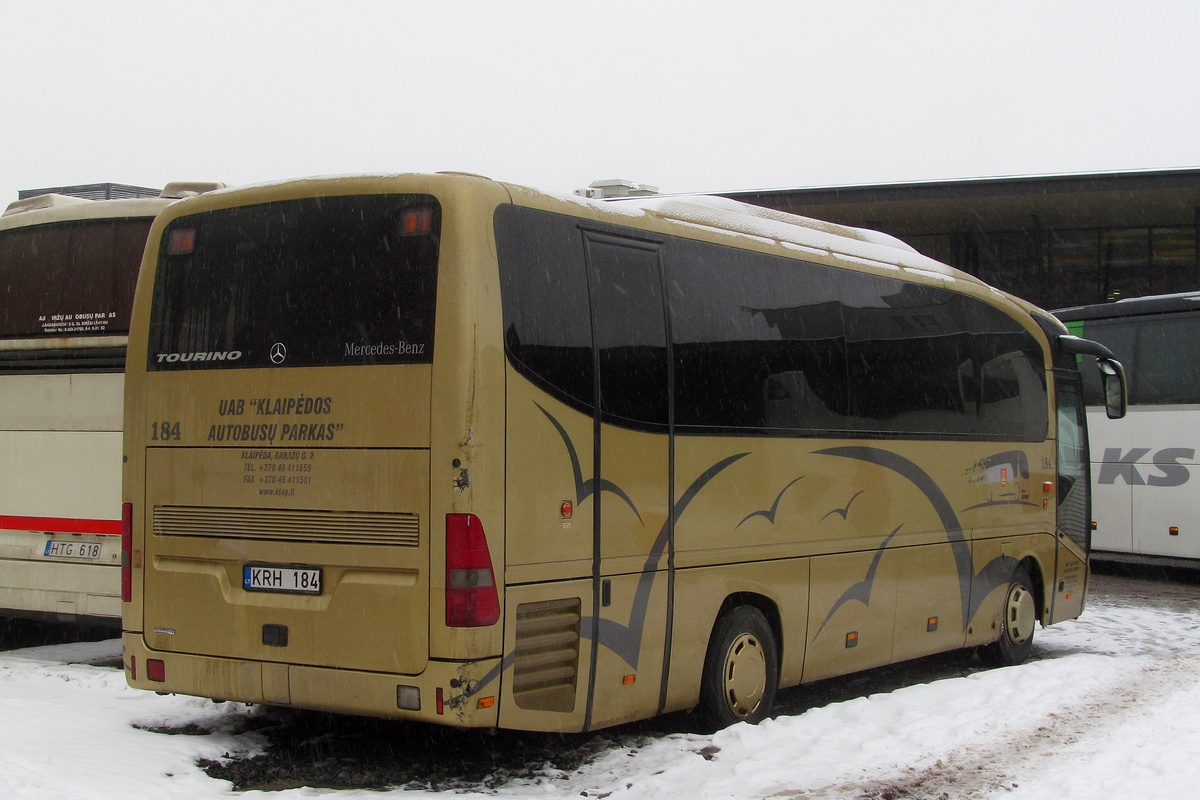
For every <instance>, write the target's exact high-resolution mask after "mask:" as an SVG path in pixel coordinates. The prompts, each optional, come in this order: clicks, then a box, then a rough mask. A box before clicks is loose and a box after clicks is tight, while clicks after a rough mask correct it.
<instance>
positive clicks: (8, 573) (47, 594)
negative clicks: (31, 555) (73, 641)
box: [0, 537, 121, 622]
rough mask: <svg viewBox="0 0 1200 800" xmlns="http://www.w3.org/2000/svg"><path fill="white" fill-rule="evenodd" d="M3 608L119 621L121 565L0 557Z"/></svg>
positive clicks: (36, 614)
mask: <svg viewBox="0 0 1200 800" xmlns="http://www.w3.org/2000/svg"><path fill="white" fill-rule="evenodd" d="M43 538H44V537H43ZM0 610H4V611H12V612H15V613H14V616H34V617H38V618H44V619H54V620H57V621H60V622H96V621H101V620H112V621H113V622H116V621H119V620H120V618H121V568H120V566H109V565H107V564H69V563H62V562H55V561H33V560H24V559H11V560H10V559H0Z"/></svg>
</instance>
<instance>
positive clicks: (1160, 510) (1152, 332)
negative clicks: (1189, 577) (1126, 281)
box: [1055, 292, 1200, 567]
mask: <svg viewBox="0 0 1200 800" xmlns="http://www.w3.org/2000/svg"><path fill="white" fill-rule="evenodd" d="M1055 314H1056V315H1057V316H1058V317H1059V319H1061V320H1063V321H1064V322H1066V323H1067V327H1068V328H1070V329H1071V331H1072V332H1073V333H1075V334H1076V335H1079V336H1086V337H1087V338H1089V339H1093V340H1095V341H1098V342H1101V343H1103V344H1105V345H1107V346H1108V347H1109V348H1110V349H1111V350H1112V351H1113V353H1114V354H1115V355H1116V357H1117V358H1118V359H1120V361H1121V363H1123V364H1124V365H1125V366H1126V368H1127V369H1128V370H1129V402H1130V409H1129V412H1130V413H1129V416H1128V417H1127V418H1126V419H1125V420H1123V421H1122V422H1121V424H1119V425H1115V424H1113V423H1112V422H1110V421H1109V420H1108V419H1107V418H1106V417H1105V415H1104V413H1103V410H1102V409H1101V408H1100V403H1101V401H1102V398H1101V397H1100V391H1099V386H1098V384H1097V383H1096V382H1095V374H1094V371H1092V370H1088V369H1082V368H1081V369H1080V372H1081V374H1082V375H1083V378H1084V384H1083V386H1084V400H1085V402H1086V403H1087V406H1088V426H1089V430H1090V433H1091V444H1092V450H1091V452H1092V481H1093V487H1094V495H1093V498H1094V499H1093V516H1092V519H1094V520H1095V525H1096V528H1095V531H1094V533H1093V538H1092V547H1093V550H1092V557H1093V558H1096V559H1099V560H1109V561H1121V562H1128V563H1143V564H1145V563H1158V564H1162V565H1164V566H1191V567H1200V518H1198V514H1197V512H1200V504H1197V502H1196V498H1195V497H1194V496H1193V494H1192V492H1193V491H1194V490H1195V489H1196V484H1194V483H1192V482H1191V479H1192V477H1197V480H1200V474H1197V472H1196V469H1197V466H1198V465H1200V461H1198V460H1197V453H1198V452H1200V292H1189V293H1185V294H1171V295H1159V296H1154V297H1137V298H1131V299H1129V300H1121V301H1119V302H1116V303H1103V304H1099V305H1090V306H1079V307H1076V308H1067V309H1062V310H1059V311H1056V312H1055ZM1085 358H1086V357H1085Z"/></svg>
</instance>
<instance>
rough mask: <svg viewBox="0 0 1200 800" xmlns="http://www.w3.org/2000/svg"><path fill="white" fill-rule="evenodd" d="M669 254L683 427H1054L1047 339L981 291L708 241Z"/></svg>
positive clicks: (1029, 431)
mask: <svg viewBox="0 0 1200 800" xmlns="http://www.w3.org/2000/svg"><path fill="white" fill-rule="evenodd" d="M664 253H665V254H667V255H666V256H665V257H666V259H667V264H668V272H667V274H668V298H669V300H670V308H671V326H672V338H673V344H674V360H675V387H676V400H675V413H676V424H677V425H678V426H679V427H680V429H681V430H684V429H686V428H688V427H695V428H718V429H734V430H736V429H746V428H751V429H753V428H766V429H785V430H789V429H790V430H800V431H813V432H821V431H846V432H855V431H857V432H861V434H862V435H866V434H868V433H874V434H883V435H909V434H911V435H922V436H943V435H982V436H994V437H997V438H1001V437H1003V438H1014V439H1021V440H1032V441H1040V440H1041V439H1043V438H1045V433H1046V426H1047V423H1048V417H1047V397H1046V382H1045V367H1044V363H1043V353H1042V349H1041V347H1040V346H1039V344H1038V342H1037V339H1035V338H1034V337H1033V336H1032V335H1031V334H1030V333H1028V332H1027V331H1026V330H1025V329H1024V328H1023V327H1022V326H1021V325H1020V324H1019V323H1018V322H1017V321H1016V320H1014V319H1012V318H1011V317H1009V316H1007V315H1006V314H1004V313H1002V312H1000V311H999V310H997V309H994V308H992V307H991V306H989V305H987V304H986V303H983V302H982V301H979V300H975V299H973V298H970V297H968V296H966V295H960V294H957V293H954V292H949V291H946V290H941V289H936V288H931V287H926V286H922V285H917V284H912V283H907V282H904V281H900V280H896V279H892V278H887V277H882V276H878V275H871V274H867V273H859V272H855V271H852V270H845V269H838V268H834V267H827V266H824V265H820V264H812V263H808V262H802V261H796V260H792V259H786V258H780V257H776V256H766V255H762V254H756V253H749V252H745V251H741V250H737V249H734V248H726V247H719V246H714V245H707V244H703V243H698V242H685V241H672V242H670V243H668V245H667V246H666V247H665V248H664Z"/></svg>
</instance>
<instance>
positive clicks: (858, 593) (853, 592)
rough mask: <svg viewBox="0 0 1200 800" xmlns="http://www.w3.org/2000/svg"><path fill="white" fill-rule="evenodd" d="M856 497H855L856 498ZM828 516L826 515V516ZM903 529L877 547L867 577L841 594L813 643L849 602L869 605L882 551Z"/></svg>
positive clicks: (901, 525) (901, 524)
mask: <svg viewBox="0 0 1200 800" xmlns="http://www.w3.org/2000/svg"><path fill="white" fill-rule="evenodd" d="M857 496H858V495H855V497H857ZM827 516H828V515H827ZM903 527H904V523H900V524H899V525H897V526H896V529H895V530H894V531H892V532H891V533H889V534H888V535H887V538H886V539H884V540H883V544H881V545H879V547H878V548H876V550H875V558H873V559H871V566H869V567H867V575H866V577H865V578H863V579H862V580H861V581H859V582H858V583H856V584H854V585H853V586H851V587H850V588H849V589H847V590H846V591H844V592H842V596H841V597H839V598H838V600H837V602H836V603H834V604H833V608H831V609H829V613H828V614H826V615H825V621H824V622H822V623H821V627H819V628H817V632H816V633H814V634H813V641H814V642H815V641H816V640H817V637H818V636H820V635H821V631H823V630H825V626H826V625H828V624H829V620H831V619H833V615H834V614H835V613H836V612H837V610H838V609H839V608H841V607H842V606H844V605H846V603H849V602H850V601H851V600H857V601H858V602H860V603H862V604H863V605H864V606H870V605H871V590H872V589H873V588H875V571H876V570H877V569H879V561H880V560H881V559H882V558H883V551H884V550H885V549H887V546H888V542H890V541H891V540H892V539H893V538H894V537H895V536H896V534H897V533H899V532H900V529H901V528H903Z"/></svg>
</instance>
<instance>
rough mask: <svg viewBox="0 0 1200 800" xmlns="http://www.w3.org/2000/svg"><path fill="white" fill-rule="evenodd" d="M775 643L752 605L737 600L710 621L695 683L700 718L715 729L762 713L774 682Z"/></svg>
mask: <svg viewBox="0 0 1200 800" xmlns="http://www.w3.org/2000/svg"><path fill="white" fill-rule="evenodd" d="M778 652H779V649H778V647H777V645H776V643H775V635H774V634H773V633H772V632H771V626H770V625H769V624H767V618H766V617H764V616H763V614H762V612H761V611H759V610H758V609H757V608H754V607H752V606H737V607H735V608H733V609H730V610H729V611H727V612H726V613H725V614H723V615H722V616H721V617H720V618H719V619H718V620H717V624H716V625H715V626H713V632H712V638H710V639H709V641H708V652H707V654H706V655H705V657H704V675H703V677H702V679H701V683H700V705H699V706H698V707H697V709H696V714H697V717H698V719H699V721H700V723H701V724H702V725H703V726H704V727H705V728H706V729H708V730H719V729H720V728H725V727H728V726H730V725H733V724H734V723H737V722H749V723H750V724H751V725H756V724H758V723H759V722H761V721H762V720H763V719H765V718H766V716H767V714H769V713H770V711H771V705H772V703H774V701H775V690H776V689H777V688H778V687H779V657H778Z"/></svg>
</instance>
